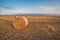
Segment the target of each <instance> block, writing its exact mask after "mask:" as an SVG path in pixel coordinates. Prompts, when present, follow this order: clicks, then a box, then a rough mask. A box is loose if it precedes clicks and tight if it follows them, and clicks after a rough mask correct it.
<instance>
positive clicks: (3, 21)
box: [0, 16, 60, 40]
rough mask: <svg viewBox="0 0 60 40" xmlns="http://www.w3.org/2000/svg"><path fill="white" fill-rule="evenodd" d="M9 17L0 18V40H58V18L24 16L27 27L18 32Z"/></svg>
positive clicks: (59, 22) (59, 31) (59, 21)
mask: <svg viewBox="0 0 60 40" xmlns="http://www.w3.org/2000/svg"><path fill="white" fill-rule="evenodd" d="M11 17H12V18H11ZM11 17H9V16H0V40H60V16H24V17H26V18H27V19H28V25H27V26H26V27H25V28H23V27H22V28H23V29H20V30H17V29H15V28H14V24H13V21H12V19H13V16H11ZM15 20H16V19H15ZM19 20H20V18H19ZM19 20H18V22H19ZM19 23H20V22H19Z"/></svg>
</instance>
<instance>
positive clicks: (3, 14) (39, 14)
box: [0, 13, 60, 16]
mask: <svg viewBox="0 0 60 40" xmlns="http://www.w3.org/2000/svg"><path fill="white" fill-rule="evenodd" d="M7 15H8V16H9V15H11V16H60V14H33V13H31V14H7ZM0 16H6V15H5V14H0Z"/></svg>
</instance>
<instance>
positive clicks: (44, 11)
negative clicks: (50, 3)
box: [0, 6, 60, 15]
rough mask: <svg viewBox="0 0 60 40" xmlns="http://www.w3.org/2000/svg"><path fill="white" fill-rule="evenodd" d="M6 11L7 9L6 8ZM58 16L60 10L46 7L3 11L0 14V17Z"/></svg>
mask: <svg viewBox="0 0 60 40" xmlns="http://www.w3.org/2000/svg"><path fill="white" fill-rule="evenodd" d="M7 9H9V8H8V7H7ZM27 13H28V14H29V13H30V14H32V13H34V14H58V13H59V14H60V8H57V7H56V8H53V7H46V6H40V7H37V8H35V9H33V10H32V9H30V10H29V9H15V10H4V11H1V12H0V15H1V14H2V15H5V14H6V15H10V14H27Z"/></svg>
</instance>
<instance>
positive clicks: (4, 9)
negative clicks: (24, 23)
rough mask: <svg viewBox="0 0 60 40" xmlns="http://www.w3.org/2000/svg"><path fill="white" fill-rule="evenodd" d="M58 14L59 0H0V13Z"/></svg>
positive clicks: (59, 8)
mask: <svg viewBox="0 0 60 40" xmlns="http://www.w3.org/2000/svg"><path fill="white" fill-rule="evenodd" d="M5 14H6V15H10V14H60V0H0V15H5Z"/></svg>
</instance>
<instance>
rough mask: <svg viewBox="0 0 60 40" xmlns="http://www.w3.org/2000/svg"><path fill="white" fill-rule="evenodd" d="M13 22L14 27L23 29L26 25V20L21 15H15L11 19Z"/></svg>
mask: <svg viewBox="0 0 60 40" xmlns="http://www.w3.org/2000/svg"><path fill="white" fill-rule="evenodd" d="M13 24H14V27H15V28H16V29H23V28H25V27H26V26H27V24H28V20H27V18H25V17H23V16H16V17H14V19H13Z"/></svg>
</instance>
